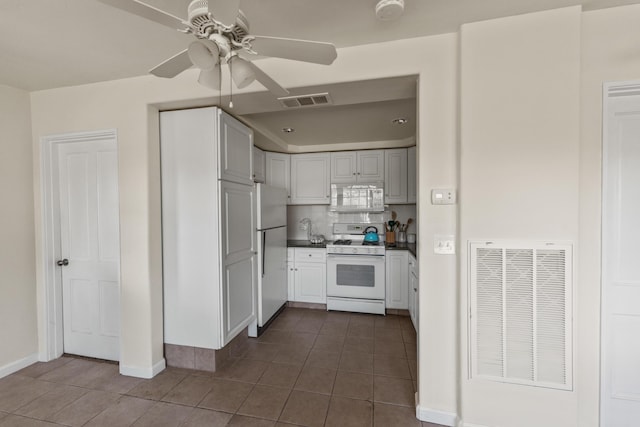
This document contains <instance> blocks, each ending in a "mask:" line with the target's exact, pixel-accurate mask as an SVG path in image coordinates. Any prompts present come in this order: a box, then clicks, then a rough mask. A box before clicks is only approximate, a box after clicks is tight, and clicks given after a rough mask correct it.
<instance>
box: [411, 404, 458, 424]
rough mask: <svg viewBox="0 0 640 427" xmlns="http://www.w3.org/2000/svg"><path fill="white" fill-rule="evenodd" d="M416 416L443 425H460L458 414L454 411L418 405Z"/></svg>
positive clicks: (421, 419)
mask: <svg viewBox="0 0 640 427" xmlns="http://www.w3.org/2000/svg"><path fill="white" fill-rule="evenodd" d="M416 417H418V419H419V420H420V421H427V422H430V423H434V424H442V425H443V426H450V427H456V426H457V425H458V415H457V414H455V413H453V412H444V411H436V410H434V409H429V408H425V407H423V406H420V405H418V406H417V407H416Z"/></svg>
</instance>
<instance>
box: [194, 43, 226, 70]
mask: <svg viewBox="0 0 640 427" xmlns="http://www.w3.org/2000/svg"><path fill="white" fill-rule="evenodd" d="M187 53H188V54H189V59H190V60H191V62H192V63H193V65H195V66H196V67H198V68H200V69H201V70H211V69H212V68H214V67H215V66H216V65H217V64H218V60H219V59H220V49H218V45H217V44H215V43H214V42H213V41H211V40H196V41H194V42H192V43H191V44H190V45H189V49H188V50H187Z"/></svg>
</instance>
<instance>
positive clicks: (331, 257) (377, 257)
mask: <svg viewBox="0 0 640 427" xmlns="http://www.w3.org/2000/svg"><path fill="white" fill-rule="evenodd" d="M344 259H353V260H361V261H373V262H376V263H382V264H384V262H385V261H384V255H350V254H344V255H327V260H331V261H338V260H344Z"/></svg>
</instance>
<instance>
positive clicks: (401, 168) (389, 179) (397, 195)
mask: <svg viewBox="0 0 640 427" xmlns="http://www.w3.org/2000/svg"><path fill="white" fill-rule="evenodd" d="M384 157H385V158H384V172H385V177H386V180H385V183H384V201H385V203H407V149H406V148H395V149H392V150H385V153H384Z"/></svg>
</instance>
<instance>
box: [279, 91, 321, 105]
mask: <svg viewBox="0 0 640 427" xmlns="http://www.w3.org/2000/svg"><path fill="white" fill-rule="evenodd" d="M278 101H280V102H281V103H282V105H283V106H284V107H286V108H301V107H316V106H321V105H331V104H333V101H332V100H331V97H330V96H329V93H328V92H325V93H314V94H311V95H298V96H283V97H282V98H278Z"/></svg>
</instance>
